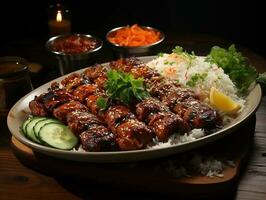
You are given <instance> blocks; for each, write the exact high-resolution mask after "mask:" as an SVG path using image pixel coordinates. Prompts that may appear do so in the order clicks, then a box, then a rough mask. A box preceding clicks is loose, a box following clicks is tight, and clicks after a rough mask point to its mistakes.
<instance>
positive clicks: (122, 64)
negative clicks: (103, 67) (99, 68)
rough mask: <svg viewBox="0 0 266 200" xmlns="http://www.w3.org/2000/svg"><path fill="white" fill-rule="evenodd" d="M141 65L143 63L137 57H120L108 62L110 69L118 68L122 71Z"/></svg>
mask: <svg viewBox="0 0 266 200" xmlns="http://www.w3.org/2000/svg"><path fill="white" fill-rule="evenodd" d="M141 65H144V64H143V63H142V62H141V61H140V60H139V59H137V58H135V57H130V58H124V59H123V58H121V59H118V60H116V61H112V62H110V64H109V66H110V67H111V68H112V69H116V70H120V71H123V72H130V71H131V69H133V68H138V67H140V66H141Z"/></svg>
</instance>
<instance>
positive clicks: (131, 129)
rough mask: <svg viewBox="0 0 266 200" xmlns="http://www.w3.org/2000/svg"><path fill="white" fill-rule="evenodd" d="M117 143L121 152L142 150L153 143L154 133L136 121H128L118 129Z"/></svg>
mask: <svg viewBox="0 0 266 200" xmlns="http://www.w3.org/2000/svg"><path fill="white" fill-rule="evenodd" d="M116 133H117V139H116V141H117V143H118V145H119V148H120V149H121V150H135V149H142V148H144V147H146V145H147V144H148V143H149V142H151V140H152V138H153V133H152V131H151V130H150V129H148V128H147V126H146V125H145V124H144V123H143V122H140V121H137V120H135V119H127V120H126V121H124V122H123V123H122V124H120V125H119V126H118V127H117V131H116Z"/></svg>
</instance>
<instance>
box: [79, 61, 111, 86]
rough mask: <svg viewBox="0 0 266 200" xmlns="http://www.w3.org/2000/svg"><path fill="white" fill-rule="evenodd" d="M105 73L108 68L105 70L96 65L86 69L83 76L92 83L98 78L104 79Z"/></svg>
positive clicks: (103, 67)
mask: <svg viewBox="0 0 266 200" xmlns="http://www.w3.org/2000/svg"><path fill="white" fill-rule="evenodd" d="M107 71H108V68H106V67H105V66H102V65H99V64H96V65H95V66H92V67H88V68H87V69H86V70H85V71H84V72H83V76H84V77H85V78H86V79H89V80H90V81H92V82H94V80H95V79H97V78H98V77H105V76H106V73H107Z"/></svg>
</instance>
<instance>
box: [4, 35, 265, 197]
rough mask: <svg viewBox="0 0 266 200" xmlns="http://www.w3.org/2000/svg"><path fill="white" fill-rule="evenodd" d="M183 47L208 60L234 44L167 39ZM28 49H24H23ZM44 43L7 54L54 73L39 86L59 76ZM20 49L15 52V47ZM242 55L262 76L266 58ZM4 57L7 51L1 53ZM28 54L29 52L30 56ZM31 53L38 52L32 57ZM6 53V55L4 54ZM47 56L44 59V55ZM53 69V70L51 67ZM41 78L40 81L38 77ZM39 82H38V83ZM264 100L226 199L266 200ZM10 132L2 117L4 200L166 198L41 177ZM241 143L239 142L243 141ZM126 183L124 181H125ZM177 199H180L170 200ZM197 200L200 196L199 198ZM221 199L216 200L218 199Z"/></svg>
mask: <svg viewBox="0 0 266 200" xmlns="http://www.w3.org/2000/svg"><path fill="white" fill-rule="evenodd" d="M175 44H179V45H181V46H183V47H185V48H186V49H187V50H194V51H195V53H197V54H200V55H204V54H206V53H207V52H208V51H209V50H210V48H211V46H213V45H220V46H225V47H227V46H228V45H229V44H230V41H226V40H223V39H221V38H217V37H211V36H204V35H196V36H195V35H180V36H171V35H169V36H168V39H167V41H166V42H165V43H164V46H163V47H162V50H164V51H166V52H167V51H168V52H169V51H170V49H171V48H172V47H173V46H175ZM25 46H26V47H25ZM39 46H40V43H29V44H27V45H25V42H24V45H22V44H21V45H14V46H13V47H12V45H11V46H8V47H6V48H5V52H7V55H10V54H8V53H9V52H12V53H13V55H14V54H16V55H20V56H24V57H27V58H28V59H30V60H32V61H34V62H39V63H40V64H42V65H43V66H44V69H43V70H44V71H45V70H51V73H50V74H49V75H48V76H45V77H44V76H43V77H42V78H36V75H34V76H35V77H33V80H34V84H35V86H38V85H40V84H42V83H43V82H45V81H48V80H51V79H52V78H55V77H56V76H58V74H57V72H56V71H54V70H53V68H52V67H51V65H52V64H51V63H52V62H53V61H54V60H53V59H52V58H51V57H49V56H48V55H46V53H45V52H44V51H43V48H39ZM16 47H17V48H16ZM239 48H240V50H241V51H242V52H243V53H244V54H245V55H246V56H247V57H248V58H249V59H250V61H251V63H252V64H253V65H254V66H255V67H256V68H257V69H258V71H260V72H263V71H266V61H265V58H263V57H261V56H259V55H257V54H256V53H254V52H253V51H251V50H250V49H246V48H244V47H241V46H239ZM38 50H39V51H38ZM2 52H3V51H2ZM27 52H28V53H27ZM31 52H34V53H33V54H34V55H32V54H31ZM104 52H106V53H105V54H104V56H102V57H101V58H99V62H100V61H101V60H102V61H103V62H105V61H108V60H110V59H111V57H112V54H111V53H110V51H109V50H108V48H106V49H105V50H104ZM1 54H2V53H1ZM44 55H45V56H44ZM49 67H51V68H49ZM39 77H41V76H39ZM34 78H35V79H34ZM265 121H266V97H263V98H262V101H261V105H260V107H259V109H258V111H257V113H256V128H255V134H254V139H253V141H251V142H252V149H251V152H250V156H249V157H248V161H247V163H246V164H245V166H244V167H243V170H242V172H241V174H240V180H239V183H238V186H237V189H236V190H235V191H234V192H232V193H231V194H229V195H227V196H226V197H223V198H224V199H238V200H244V199H245V200H262V199H266V123H265ZM10 139H11V133H10V132H9V131H8V129H7V126H6V119H5V118H1V127H0V199H1V200H2V199H3V200H9V199H10V200H17V199H27V200H31V199H46V200H49V199H65V200H67V199H103V198H104V199H106V198H109V199H113V198H115V199H166V197H165V196H161V195H159V194H157V193H153V194H151V193H148V192H138V191H136V190H134V188H126V189H125V188H123V189H119V188H118V187H115V186H112V185H111V184H108V185H106V184H101V183H99V182H94V181H92V180H89V179H85V180H81V179H74V178H67V177H59V176H55V175H50V174H49V173H47V174H46V173H41V172H38V171H35V170H33V169H31V168H28V167H26V166H24V165H23V164H22V163H21V162H20V161H19V160H18V159H17V158H16V157H15V155H14V154H13V152H12V150H11V147H10ZM239 139H240V140H241V138H239ZM125 179H126V177H125ZM167 198H169V199H176V198H177V197H176V196H174V197H167ZM195 198H196V199H197V197H195ZM218 198H220V197H217V199H218Z"/></svg>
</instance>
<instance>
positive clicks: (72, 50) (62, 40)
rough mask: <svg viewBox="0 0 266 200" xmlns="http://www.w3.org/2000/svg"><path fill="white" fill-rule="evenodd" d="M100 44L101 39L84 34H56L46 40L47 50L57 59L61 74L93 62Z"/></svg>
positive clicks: (101, 44)
mask: <svg viewBox="0 0 266 200" xmlns="http://www.w3.org/2000/svg"><path fill="white" fill-rule="evenodd" d="M102 46H103V42H102V40H100V39H99V38H97V37H95V36H92V35H85V34H67V35H58V36H55V37H52V38H50V39H49V40H48V41H47V42H46V48H47V49H48V51H49V52H51V53H52V54H54V55H55V56H56V58H57V59H58V64H59V69H60V73H61V75H64V74H67V73H70V72H72V71H75V70H78V69H81V68H84V67H87V66H88V65H92V64H94V63H95V59H94V58H95V56H96V52H98V51H99V50H100V49H101V48H102Z"/></svg>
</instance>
